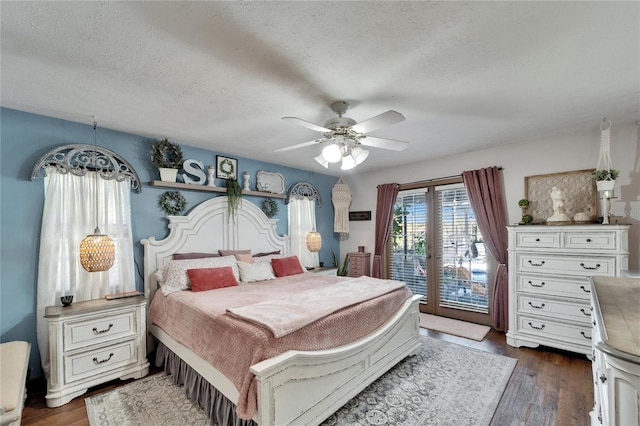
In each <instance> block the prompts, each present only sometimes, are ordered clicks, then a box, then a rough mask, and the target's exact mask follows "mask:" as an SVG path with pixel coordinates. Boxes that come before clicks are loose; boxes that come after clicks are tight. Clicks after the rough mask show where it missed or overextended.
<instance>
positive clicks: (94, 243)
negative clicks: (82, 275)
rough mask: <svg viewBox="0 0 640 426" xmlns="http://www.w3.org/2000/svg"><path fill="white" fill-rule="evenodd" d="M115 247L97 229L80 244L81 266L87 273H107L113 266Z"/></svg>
mask: <svg viewBox="0 0 640 426" xmlns="http://www.w3.org/2000/svg"><path fill="white" fill-rule="evenodd" d="M114 259H115V245H114V244H113V240H112V239H111V238H109V236H108V235H106V234H101V233H100V229H99V228H96V229H95V231H94V233H93V234H91V235H87V236H86V237H84V239H83V240H82V242H80V264H81V265H82V267H83V268H84V269H85V270H86V271H87V272H99V271H107V270H109V268H111V266H113V261H114Z"/></svg>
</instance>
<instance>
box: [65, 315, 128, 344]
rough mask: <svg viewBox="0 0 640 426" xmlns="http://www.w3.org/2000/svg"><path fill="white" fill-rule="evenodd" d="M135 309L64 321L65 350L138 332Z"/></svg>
mask: <svg viewBox="0 0 640 426" xmlns="http://www.w3.org/2000/svg"><path fill="white" fill-rule="evenodd" d="M136 332H137V330H136V313H135V311H129V312H122V313H118V314H116V315H113V316H105V315H101V316H99V317H96V318H95V319H86V318H83V319H82V321H70V322H65V323H64V351H65V352H66V351H70V350H73V349H77V348H83V347H87V346H90V345H94V344H100V343H102V342H107V341H111V340H114V339H120V338H125V337H127V336H132V335H134V334H136Z"/></svg>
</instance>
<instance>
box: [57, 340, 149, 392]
mask: <svg viewBox="0 0 640 426" xmlns="http://www.w3.org/2000/svg"><path fill="white" fill-rule="evenodd" d="M137 356H138V354H137V353H136V344H135V341H134V340H129V341H126V342H122V343H118V344H113V345H111V346H109V347H106V348H98V349H95V350H92V351H87V352H82V353H79V354H75V355H65V356H64V379H65V383H70V382H73V381H75V380H80V379H84V378H87V377H90V376H94V375H98V374H101V373H104V372H105V371H109V370H112V369H115V368H118V367H123V366H125V365H127V364H131V363H135V362H136V361H137Z"/></svg>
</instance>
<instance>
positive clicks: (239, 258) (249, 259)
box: [234, 253, 255, 263]
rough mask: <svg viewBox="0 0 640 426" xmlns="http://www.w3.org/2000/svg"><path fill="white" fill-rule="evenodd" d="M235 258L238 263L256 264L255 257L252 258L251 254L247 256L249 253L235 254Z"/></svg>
mask: <svg viewBox="0 0 640 426" xmlns="http://www.w3.org/2000/svg"><path fill="white" fill-rule="evenodd" d="M234 256H235V257H236V260H237V261H238V262H246V263H253V262H255V260H253V257H251V254H247V253H238V254H234Z"/></svg>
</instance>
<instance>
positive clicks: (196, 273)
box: [187, 266, 238, 291]
mask: <svg viewBox="0 0 640 426" xmlns="http://www.w3.org/2000/svg"><path fill="white" fill-rule="evenodd" d="M187 274H188V275H189V280H190V281H191V291H207V290H215V289H217V288H224V287H233V286H236V285H238V280H236V277H235V275H233V269H232V268H231V266H223V267H221V268H202V269H187Z"/></svg>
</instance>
